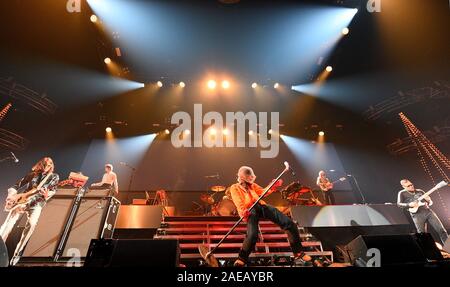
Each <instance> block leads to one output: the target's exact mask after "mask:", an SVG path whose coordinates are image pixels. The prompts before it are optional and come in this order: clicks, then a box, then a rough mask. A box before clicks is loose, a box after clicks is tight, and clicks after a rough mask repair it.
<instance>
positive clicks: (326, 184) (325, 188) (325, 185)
mask: <svg viewBox="0 0 450 287" xmlns="http://www.w3.org/2000/svg"><path fill="white" fill-rule="evenodd" d="M316 185H317V186H318V187H319V188H320V190H321V191H322V192H323V197H324V198H325V200H326V202H327V203H328V204H329V205H332V204H334V196H333V183H332V182H331V181H330V180H329V179H328V177H327V174H326V173H325V171H323V170H321V171H319V176H318V177H317V180H316Z"/></svg>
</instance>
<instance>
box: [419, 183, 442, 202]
mask: <svg viewBox="0 0 450 287" xmlns="http://www.w3.org/2000/svg"><path fill="white" fill-rule="evenodd" d="M445 185H447V184H445ZM445 185H442V186H445ZM442 186H440V185H436V186H435V187H433V188H432V189H430V190H429V191H427V192H425V193H424V194H423V195H421V196H420V197H419V198H418V199H417V200H419V201H420V200H422V199H424V198H425V197H427V196H429V195H430V194H432V193H433V192H435V191H436V190H438V189H439V188H441V187H442Z"/></svg>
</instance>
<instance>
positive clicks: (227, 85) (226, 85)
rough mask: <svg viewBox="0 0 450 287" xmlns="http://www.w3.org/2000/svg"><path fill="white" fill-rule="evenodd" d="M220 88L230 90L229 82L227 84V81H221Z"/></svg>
mask: <svg viewBox="0 0 450 287" xmlns="http://www.w3.org/2000/svg"><path fill="white" fill-rule="evenodd" d="M222 88H224V89H228V88H230V82H228V81H227V80H225V81H222Z"/></svg>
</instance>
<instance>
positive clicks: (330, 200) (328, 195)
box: [322, 189, 334, 205]
mask: <svg viewBox="0 0 450 287" xmlns="http://www.w3.org/2000/svg"><path fill="white" fill-rule="evenodd" d="M322 193H323V198H324V199H325V201H326V204H327V205H333V204H334V194H333V190H332V189H330V190H329V191H322Z"/></svg>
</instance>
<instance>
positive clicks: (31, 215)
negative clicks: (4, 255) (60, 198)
mask: <svg viewBox="0 0 450 287" xmlns="http://www.w3.org/2000/svg"><path fill="white" fill-rule="evenodd" d="M54 168H55V166H54V164H53V160H52V159H51V158H49V157H44V158H43V159H41V160H40V161H39V162H37V163H36V164H35V165H34V166H33V168H32V169H31V172H30V173H28V174H27V175H26V176H25V177H24V178H22V179H21V180H19V181H18V182H17V183H16V185H14V186H13V187H11V188H9V189H8V197H7V199H6V201H7V202H8V201H10V200H12V199H13V198H14V197H15V196H16V195H17V194H21V193H25V192H27V191H29V190H31V189H32V188H33V187H36V186H38V185H39V184H40V183H41V181H43V180H44V179H45V178H46V177H47V175H49V174H50V175H49V176H48V178H47V180H46V181H45V183H43V185H42V188H41V189H40V190H39V191H38V193H37V194H35V195H33V196H31V197H30V201H29V202H28V203H27V204H26V205H24V206H20V207H19V208H15V209H12V210H11V211H10V212H9V214H8V217H7V218H6V220H5V222H4V223H3V225H2V226H1V227H0V236H1V237H2V239H3V241H6V239H7V238H8V235H9V234H10V233H11V231H12V229H13V228H14V225H15V224H16V222H17V220H19V219H20V217H21V215H22V214H23V213H25V214H26V215H27V219H28V220H27V223H26V225H25V229H24V230H23V233H22V237H21V238H20V241H19V243H18V244H17V247H16V250H15V252H14V256H13V258H12V259H11V265H15V264H17V262H18V261H19V259H20V256H21V255H22V251H23V249H24V247H25V245H26V244H27V242H28V240H29V239H30V237H31V235H32V234H33V231H34V229H35V227H36V225H37V223H38V220H39V216H40V215H41V211H42V208H43V207H44V206H45V204H46V202H47V201H48V200H49V199H50V198H51V197H52V196H53V195H54V194H55V193H56V187H57V185H58V181H59V176H58V175H57V174H56V173H53V171H54Z"/></svg>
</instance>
